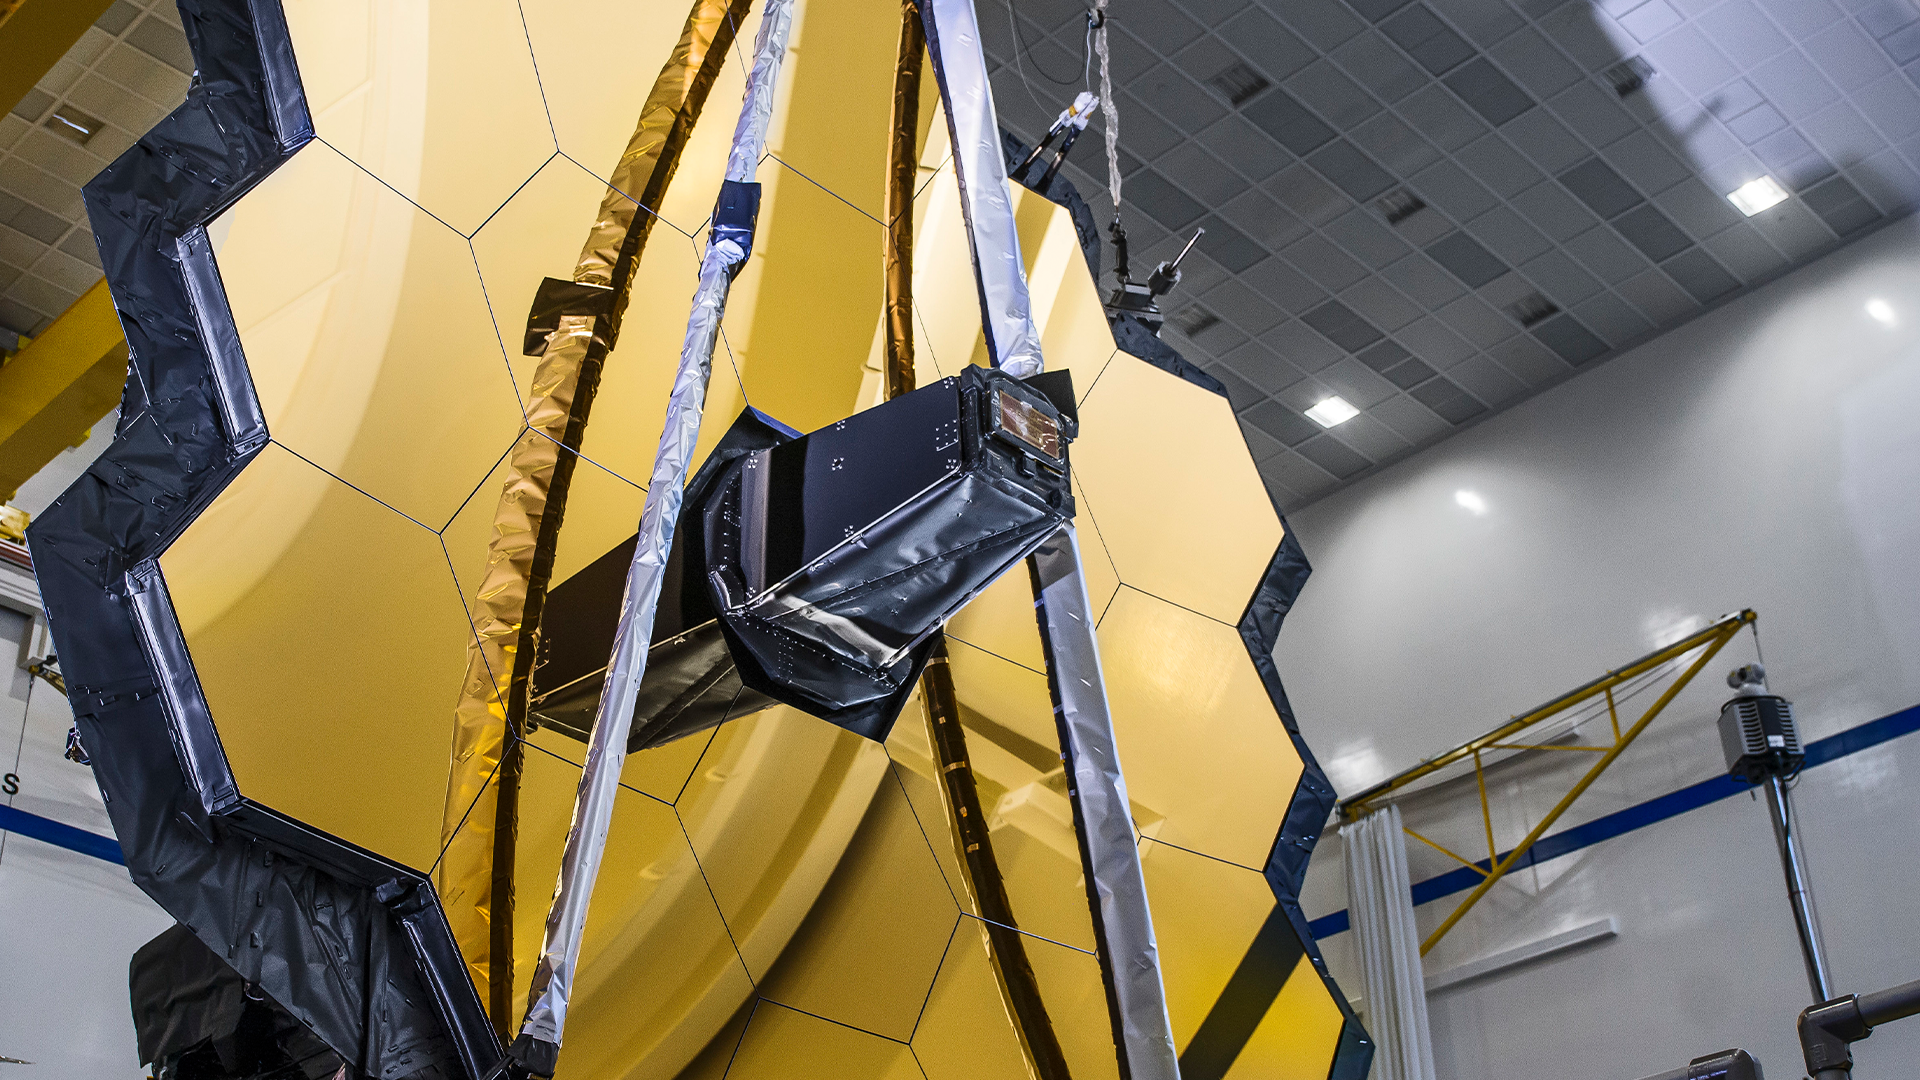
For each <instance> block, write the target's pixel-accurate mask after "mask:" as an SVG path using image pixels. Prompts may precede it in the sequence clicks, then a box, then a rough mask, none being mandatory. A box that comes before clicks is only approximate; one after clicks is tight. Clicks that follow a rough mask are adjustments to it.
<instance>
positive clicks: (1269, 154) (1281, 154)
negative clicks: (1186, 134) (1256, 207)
mask: <svg viewBox="0 0 1920 1080" xmlns="http://www.w3.org/2000/svg"><path fill="white" fill-rule="evenodd" d="M1194 138H1195V139H1197V140H1198V141H1199V142H1200V144H1201V145H1203V146H1205V147H1206V148H1207V149H1209V150H1211V151H1213V153H1214V154H1215V156H1217V157H1219V158H1220V160H1222V161H1225V162H1226V163H1227V164H1229V165H1231V166H1233V167H1234V168H1235V169H1238V170H1239V171H1240V175H1242V176H1244V177H1246V178H1247V179H1249V180H1251V181H1253V182H1254V183H1259V182H1261V181H1263V180H1265V179H1266V178H1267V177H1269V176H1272V175H1273V174H1274V173H1276V172H1279V171H1280V170H1281V169H1284V168H1286V167H1287V165H1288V164H1289V163H1291V162H1292V161H1293V155H1292V154H1289V153H1287V152H1286V151H1285V150H1282V149H1280V145H1279V144H1278V143H1276V142H1274V141H1273V139H1272V138H1271V137H1270V136H1268V135H1267V133H1266V132H1264V131H1261V130H1260V129H1258V128H1256V127H1254V126H1253V125H1252V124H1249V123H1247V121H1246V119H1245V118H1243V117H1241V116H1240V115H1239V114H1238V113H1234V114H1231V115H1229V116H1227V117H1226V118H1224V119H1222V120H1221V121H1220V122H1219V123H1216V124H1214V125H1213V126H1212V127H1209V128H1207V129H1206V130H1205V131H1203V132H1201V133H1200V134H1198V135H1196V136H1194Z"/></svg>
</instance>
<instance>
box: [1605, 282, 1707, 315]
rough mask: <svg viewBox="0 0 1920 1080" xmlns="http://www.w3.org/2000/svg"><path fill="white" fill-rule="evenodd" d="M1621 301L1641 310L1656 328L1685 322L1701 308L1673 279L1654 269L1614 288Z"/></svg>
mask: <svg viewBox="0 0 1920 1080" xmlns="http://www.w3.org/2000/svg"><path fill="white" fill-rule="evenodd" d="M1614 288H1615V289H1616V290H1618V291H1619V293H1620V296H1621V298H1622V299H1624V300H1626V302H1627V303H1629V304H1632V305H1633V306H1634V307H1636V308H1639V309H1640V314H1642V315H1645V316H1646V317H1647V318H1648V319H1649V320H1651V321H1652V322H1653V323H1654V324H1655V325H1656V326H1657V325H1662V324H1665V323H1669V322H1673V321H1675V320H1678V319H1682V318H1685V317H1686V316H1688V315H1690V314H1692V313H1693V312H1694V311H1696V310H1698V309H1699V307H1700V305H1699V303H1698V302H1696V301H1695V300H1694V299H1693V297H1691V296H1688V295H1687V294H1686V292H1685V291H1684V290H1682V289H1681V288H1680V286H1678V285H1676V284H1674V282H1673V279H1672V278H1669V277H1668V276H1667V275H1665V274H1663V273H1661V272H1660V271H1659V270H1658V269H1657V268H1656V269H1649V270H1647V271H1645V272H1644V273H1640V274H1635V275H1634V276H1633V277H1630V278H1628V279H1627V280H1625V281H1623V282H1621V283H1620V284H1618V285H1616V286H1614Z"/></svg>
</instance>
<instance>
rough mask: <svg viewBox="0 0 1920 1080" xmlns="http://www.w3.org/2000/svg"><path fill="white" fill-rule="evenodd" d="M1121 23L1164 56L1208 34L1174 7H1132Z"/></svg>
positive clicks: (1153, 5)
mask: <svg viewBox="0 0 1920 1080" xmlns="http://www.w3.org/2000/svg"><path fill="white" fill-rule="evenodd" d="M1022 2H1023V3H1025V2H1027V0H1022ZM1075 6H1077V5H1075ZM1082 10H1083V11H1084V9H1082ZM1119 21H1120V23H1121V25H1123V26H1125V27H1127V28H1128V29H1130V30H1132V31H1133V32H1134V33H1136V34H1138V35H1140V40H1142V41H1145V42H1149V43H1151V44H1152V45H1153V46H1154V47H1155V49H1157V50H1158V51H1159V52H1160V53H1161V54H1162V55H1165V54H1169V53H1174V52H1178V51H1179V50H1180V48H1181V46H1183V45H1185V44H1187V43H1188V42H1190V41H1192V40H1193V39H1194V38H1197V37H1199V36H1200V35H1201V34H1202V33H1205V31H1204V30H1203V29H1202V28H1201V26H1200V24H1199V23H1197V22H1195V21H1194V20H1192V19H1190V18H1188V17H1187V16H1185V15H1183V14H1181V13H1180V11H1179V9H1177V8H1175V7H1174V6H1173V5H1172V4H1164V3H1162V4H1135V5H1131V6H1129V7H1128V8H1127V9H1126V10H1125V11H1124V12H1123V13H1119Z"/></svg>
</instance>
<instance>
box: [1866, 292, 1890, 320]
mask: <svg viewBox="0 0 1920 1080" xmlns="http://www.w3.org/2000/svg"><path fill="white" fill-rule="evenodd" d="M1867 314H1868V315H1871V316H1873V318H1874V321H1875V322H1878V323H1880V324H1881V325H1883V326H1892V325H1893V323H1894V317H1893V305H1892V304H1889V303H1887V302H1886V301H1885V300H1880V299H1874V300H1869V301H1867Z"/></svg>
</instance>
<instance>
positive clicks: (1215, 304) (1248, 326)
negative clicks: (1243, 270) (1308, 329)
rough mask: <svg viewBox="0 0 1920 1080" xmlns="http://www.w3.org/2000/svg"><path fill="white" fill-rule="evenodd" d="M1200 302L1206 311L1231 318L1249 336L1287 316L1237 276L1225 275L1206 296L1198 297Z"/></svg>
mask: <svg viewBox="0 0 1920 1080" xmlns="http://www.w3.org/2000/svg"><path fill="white" fill-rule="evenodd" d="M1201 302H1202V303H1204V304H1206V306H1207V309H1208V310H1209V311H1212V312H1213V313H1214V314H1216V315H1219V316H1220V317H1222V318H1224V319H1229V320H1232V322H1233V324H1234V325H1235V326H1237V327H1239V328H1240V329H1241V331H1243V332H1245V333H1247V334H1249V335H1253V336H1258V335H1259V334H1260V333H1261V332H1262V331H1265V330H1269V329H1271V328H1273V327H1274V326H1277V325H1279V324H1280V323H1282V322H1284V321H1286V318H1287V313H1286V312H1284V311H1281V310H1280V309H1279V308H1278V307H1276V306H1274V305H1273V304H1271V303H1269V302H1268V301H1267V300H1266V299H1265V298H1263V297H1262V296H1261V295H1260V294H1259V293H1257V292H1255V291H1253V289H1252V288H1251V287H1250V286H1248V285H1247V284H1246V283H1245V282H1243V281H1240V280H1239V279H1238V278H1228V279H1227V280H1226V281H1223V282H1221V283H1220V284H1218V285H1215V286H1214V287H1213V288H1211V289H1208V290H1207V293H1206V295H1205V296H1203V297H1201Z"/></svg>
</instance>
